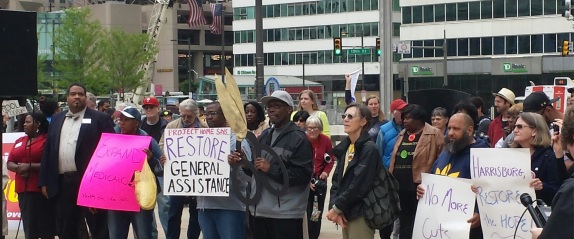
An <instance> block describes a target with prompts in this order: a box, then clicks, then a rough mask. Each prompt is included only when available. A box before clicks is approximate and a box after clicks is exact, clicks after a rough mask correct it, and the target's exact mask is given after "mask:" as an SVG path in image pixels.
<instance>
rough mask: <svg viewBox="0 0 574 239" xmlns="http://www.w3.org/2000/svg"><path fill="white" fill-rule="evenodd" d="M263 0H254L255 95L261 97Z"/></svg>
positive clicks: (258, 98) (259, 98) (257, 98)
mask: <svg viewBox="0 0 574 239" xmlns="http://www.w3.org/2000/svg"><path fill="white" fill-rule="evenodd" d="M263 71H264V66H263V0H255V95H256V100H261V98H262V97H263V81H264V80H263V76H264V73H265V72H263Z"/></svg>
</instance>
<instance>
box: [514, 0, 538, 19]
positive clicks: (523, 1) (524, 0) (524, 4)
mask: <svg viewBox="0 0 574 239" xmlns="http://www.w3.org/2000/svg"><path fill="white" fill-rule="evenodd" d="M534 1H535V2H536V1H537V0H534ZM537 2H540V1H537ZM518 16H519V17H527V16H530V0H518Z"/></svg>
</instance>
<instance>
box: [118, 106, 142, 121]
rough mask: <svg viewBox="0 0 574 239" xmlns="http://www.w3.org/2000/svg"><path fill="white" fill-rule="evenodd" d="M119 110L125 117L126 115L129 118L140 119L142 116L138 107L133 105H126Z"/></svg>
mask: <svg viewBox="0 0 574 239" xmlns="http://www.w3.org/2000/svg"><path fill="white" fill-rule="evenodd" d="M120 112H122V115H124V116H125V117H128V118H130V119H135V120H140V119H141V118H142V115H141V114H140V112H139V111H138V109H136V108H133V107H127V108H125V109H124V110H122V111H120Z"/></svg>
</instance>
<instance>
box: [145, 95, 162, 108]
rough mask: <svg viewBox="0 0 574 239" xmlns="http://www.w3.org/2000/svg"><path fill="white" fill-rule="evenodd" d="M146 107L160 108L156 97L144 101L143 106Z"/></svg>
mask: <svg viewBox="0 0 574 239" xmlns="http://www.w3.org/2000/svg"><path fill="white" fill-rule="evenodd" d="M146 105H152V106H159V102H158V101H157V99H156V98H155V97H147V98H145V99H144V100H143V105H142V106H146Z"/></svg>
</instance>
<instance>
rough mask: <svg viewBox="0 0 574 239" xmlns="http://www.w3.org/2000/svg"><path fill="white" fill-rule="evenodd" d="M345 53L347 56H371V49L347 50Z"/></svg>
mask: <svg viewBox="0 0 574 239" xmlns="http://www.w3.org/2000/svg"><path fill="white" fill-rule="evenodd" d="M347 53H348V54H349V55H369V54H371V49H369V48H359V49H349V50H348V52H347Z"/></svg>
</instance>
